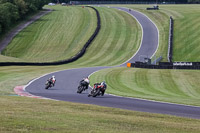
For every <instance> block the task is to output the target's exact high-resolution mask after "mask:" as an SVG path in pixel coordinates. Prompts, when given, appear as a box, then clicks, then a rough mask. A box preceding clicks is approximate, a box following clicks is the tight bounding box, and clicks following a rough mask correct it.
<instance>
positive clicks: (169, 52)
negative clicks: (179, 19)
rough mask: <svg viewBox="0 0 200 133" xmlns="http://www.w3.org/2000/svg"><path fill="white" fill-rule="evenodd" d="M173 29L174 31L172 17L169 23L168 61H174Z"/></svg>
mask: <svg viewBox="0 0 200 133" xmlns="http://www.w3.org/2000/svg"><path fill="white" fill-rule="evenodd" d="M173 31H174V20H173V18H172V17H170V23H169V42H168V54H167V58H168V62H172V52H173Z"/></svg>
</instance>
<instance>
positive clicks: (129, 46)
mask: <svg viewBox="0 0 200 133" xmlns="http://www.w3.org/2000/svg"><path fill="white" fill-rule="evenodd" d="M97 9H98V11H99V12H100V16H101V30H100V32H99V34H98V36H97V38H96V39H95V40H94V41H93V43H92V44H91V46H90V47H89V48H88V50H87V52H86V53H85V55H84V56H83V57H82V58H81V59H79V60H78V61H76V62H75V64H77V63H78V65H81V66H85V65H88V64H90V66H91V65H92V66H103V65H104V66H105V65H106V66H110V65H118V64H121V63H123V62H125V61H127V60H128V59H129V58H131V57H132V55H133V54H134V53H135V52H136V51H137V49H138V48H139V45H140V41H141V29H140V26H139V24H137V22H136V20H134V18H133V17H132V16H130V15H129V14H127V13H124V12H121V11H118V10H115V9H108V8H97Z"/></svg>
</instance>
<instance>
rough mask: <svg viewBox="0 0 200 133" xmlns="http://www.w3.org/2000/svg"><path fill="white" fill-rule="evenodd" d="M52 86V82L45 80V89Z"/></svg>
mask: <svg viewBox="0 0 200 133" xmlns="http://www.w3.org/2000/svg"><path fill="white" fill-rule="evenodd" d="M51 87H53V83H52V82H51V81H50V80H47V82H46V83H45V89H49V88H51Z"/></svg>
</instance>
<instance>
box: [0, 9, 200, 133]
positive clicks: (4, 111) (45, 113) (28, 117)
mask: <svg viewBox="0 0 200 133" xmlns="http://www.w3.org/2000/svg"><path fill="white" fill-rule="evenodd" d="M55 8H57V7H55ZM62 8H64V7H62ZM66 8H68V7H66ZM69 8H74V9H71V11H74V12H73V13H76V11H77V13H79V12H81V11H82V10H85V8H84V9H82V8H79V7H77V9H75V7H69ZM97 9H98V10H99V11H100V15H101V18H102V29H101V31H100V33H99V35H98V37H97V38H96V39H95V40H94V42H93V44H92V45H91V46H90V47H89V49H88V51H87V52H86V54H85V55H84V56H83V57H82V58H81V59H79V60H78V61H76V62H74V63H70V64H67V65H62V66H47V67H32V66H30V67H29V66H26V67H16V66H13V67H0V123H1V124H0V132H127V133H128V132H153V133H155V132H180V133H183V132H200V128H199V126H198V125H199V124H200V121H199V120H194V119H189V118H179V117H174V116H168V115H160V114H150V113H142V112H134V111H126V110H121V109H113V108H106V107H99V106H95V105H83V104H76V103H68V102H62V101H52V100H40V99H32V98H26V97H19V96H13V94H14V92H13V88H14V87H15V86H17V85H24V84H26V83H28V82H29V81H30V80H31V79H33V78H36V77H39V76H41V75H43V74H45V73H49V72H53V71H57V70H63V69H70V68H75V67H87V66H98V65H117V64H120V63H122V62H124V61H126V60H127V59H128V58H130V56H132V53H134V51H136V50H137V48H138V47H139V44H140V43H139V42H140V35H141V31H140V29H139V26H138V24H137V23H136V21H135V20H134V19H133V18H132V17H131V16H129V15H128V14H126V13H124V12H120V11H117V10H114V9H107V8H100V7H98V8H97ZM55 12H59V11H58V10H56V11H55ZM55 12H54V13H55ZM69 12H70V11H69ZM83 12H84V11H83ZM87 13H88V12H87ZM80 14H81V13H80ZM49 15H51V14H49ZM92 15H93V11H92ZM83 16H84V15H83ZM46 17H50V16H46ZM88 17H89V16H88ZM91 19H92V18H91ZM63 20H64V19H63ZM95 20H96V19H95ZM49 21H50V20H49ZM49 21H48V22H49ZM65 21H66V20H65ZM48 22H46V21H45V22H44V23H43V24H44V25H45V23H48ZM52 22H54V21H53V20H52ZM73 22H74V21H73ZM37 23H38V26H39V23H42V21H39V22H37ZM63 23H64V22H63ZM71 23H72V22H71ZM74 23H76V22H74ZM64 25H65V24H64ZM69 25H73V24H69ZM36 27H37V26H36ZM40 27H41V28H42V26H40ZM48 29H51V28H46V30H47V31H45V32H47V33H50V32H49V31H48ZM31 31H32V29H31V30H30V32H31ZM70 31H71V30H70ZM26 33H27V34H28V33H29V32H26ZM131 33H132V34H131ZM38 34H39V32H38ZM67 34H69V33H68V32H67ZM25 35H26V34H24V36H23V37H24V38H26V37H25ZM53 35H55V36H56V34H53ZM59 35H60V34H59ZM51 37H52V36H50V38H48V39H50V40H52V41H54V39H51ZM33 38H34V37H33ZM33 38H31V39H33ZM44 39H45V38H44ZM67 39H68V38H67ZM63 40H65V38H61V39H60V40H59V41H63ZM75 40H76V39H75ZM35 41H37V40H35ZM56 43H57V41H56ZM133 44H134V45H133ZM58 45H59V44H58ZM41 46H43V45H41ZM72 47H73V46H72ZM74 47H75V46H74ZM54 48H55V47H54ZM31 49H32V48H31ZM37 49H39V48H37ZM60 49H62V47H60V46H59V47H58V49H57V48H55V50H56V51H57V53H56V55H57V54H59V51H60ZM46 50H47V49H45V50H44V51H46ZM32 52H33V53H34V50H33V49H32ZM68 52H69V53H70V52H72V50H71V51H68ZM72 53H73V52H72ZM74 53H75V52H74ZM130 53H131V54H130ZM54 54H55V53H54ZM26 55H27V56H29V55H28V54H26ZM48 56H51V54H50V55H48ZM60 56H62V57H64V55H61V54H60ZM36 57H37V56H30V60H35V59H36ZM6 58H10V57H6ZM27 58H28V57H27ZM37 58H38V60H40V61H43V60H45V59H43V58H39V56H38V57H37ZM47 58H50V57H47ZM0 59H5V57H4V56H0ZM20 59H21V60H26V59H25V55H24V57H23V56H21V57H20ZM51 59H53V58H51ZM129 70H131V71H129ZM101 72H102V73H95V75H92V77H91V82H92V83H94V82H99V81H101V80H104V79H105V80H106V81H107V83H108V85H109V86H108V90H107V91H108V92H109V93H114V94H118V95H125V96H133V97H142V98H148V99H155V100H163V101H171V102H174V100H175V102H181V103H184V104H191V102H192V101H193V102H194V104H195V105H199V102H198V101H199V99H198V96H199V93H200V92H199V89H198V86H199V77H198V71H197V72H196V71H175V74H174V71H169V70H164V71H155V70H145V69H126V68H115V69H112V70H103V71H101ZM176 74H177V75H176ZM150 75H152V76H150ZM178 75H181V76H180V77H181V78H179V77H178V78H177V76H178ZM175 78H177V79H178V81H177V82H175V81H174V79H175ZM161 79H162V80H161ZM124 82H125V83H126V85H124ZM116 85H117V86H116ZM157 85H158V86H157ZM181 85H182V86H181ZM132 86H134V88H132ZM121 87H123V88H124V89H122V88H121ZM116 88H117V89H116ZM173 89H175V90H173ZM195 97H196V98H195ZM181 98H182V101H181ZM170 99H171V100H170Z"/></svg>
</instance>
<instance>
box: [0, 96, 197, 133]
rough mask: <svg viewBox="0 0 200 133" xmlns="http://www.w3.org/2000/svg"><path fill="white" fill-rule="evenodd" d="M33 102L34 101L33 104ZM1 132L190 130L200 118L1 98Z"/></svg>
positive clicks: (192, 129)
mask: <svg viewBox="0 0 200 133" xmlns="http://www.w3.org/2000/svg"><path fill="white" fill-rule="evenodd" d="M33 103H34V104H33ZM0 106H1V107H3V108H1V110H0V122H1V126H0V131H1V132H76V133H77V132H81V133H83V132H87V133H88V132H98V133H101V132H109V133H114V132H120V133H130V132H139V133H140V132H141V133H142V132H143V133H144V132H148V133H155V132H163V133H165V132H166V133H167V132H181V133H184V132H185V133H186V132H191V133H193V132H194V133H195V132H196V133H197V132H199V131H200V127H199V124H200V120H195V119H188V118H179V117H174V116H167V115H161V114H150V113H142V112H134V111H126V110H121V109H115V108H107V107H99V106H95V105H82V104H77V103H68V102H60V101H52V100H40V99H32V98H26V97H16V96H12V97H11V96H10V97H8V96H3V97H0Z"/></svg>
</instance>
